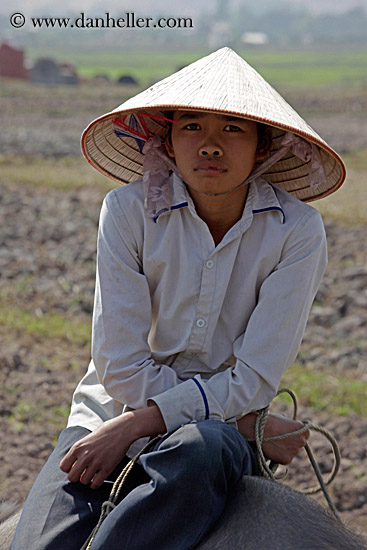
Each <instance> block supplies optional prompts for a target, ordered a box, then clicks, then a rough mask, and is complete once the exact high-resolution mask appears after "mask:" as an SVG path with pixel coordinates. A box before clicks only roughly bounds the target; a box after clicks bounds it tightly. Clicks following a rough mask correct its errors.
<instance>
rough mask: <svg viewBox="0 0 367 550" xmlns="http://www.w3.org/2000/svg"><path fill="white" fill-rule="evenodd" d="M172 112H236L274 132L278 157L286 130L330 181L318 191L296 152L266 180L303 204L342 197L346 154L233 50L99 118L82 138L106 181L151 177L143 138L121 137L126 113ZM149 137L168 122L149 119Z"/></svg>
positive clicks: (266, 175)
mask: <svg viewBox="0 0 367 550" xmlns="http://www.w3.org/2000/svg"><path fill="white" fill-rule="evenodd" d="M171 110H198V111H210V112H213V113H224V114H227V113H229V114H233V115H235V116H239V117H243V118H246V119H249V120H253V121H257V122H261V123H264V124H268V125H270V126H271V127H272V128H273V131H272V135H273V141H272V146H271V151H270V154H273V153H275V152H276V151H277V150H278V149H279V148H280V147H281V140H282V137H283V136H284V134H285V133H286V132H291V133H293V134H295V135H297V136H300V137H302V138H304V139H305V140H307V141H308V142H310V143H312V144H315V145H317V146H318V148H319V151H320V156H321V161H322V165H323V169H324V172H325V176H326V178H325V180H324V181H323V182H321V183H319V184H318V185H312V186H311V185H310V179H309V172H310V162H307V161H303V160H301V159H300V158H299V157H297V156H295V155H294V154H293V153H292V150H291V149H289V150H288V151H287V152H286V153H285V155H284V156H283V157H282V158H281V159H280V160H279V161H278V162H276V164H274V165H273V166H271V167H270V168H269V169H268V170H267V171H266V172H265V173H264V174H263V177H264V178H265V179H266V180H267V181H269V182H270V183H272V184H276V185H278V186H280V187H282V188H283V189H285V190H286V191H289V192H290V193H292V194H293V195H295V196H296V197H297V198H299V199H300V200H302V201H312V200H315V199H319V198H321V197H325V196H327V195H329V194H331V193H333V192H334V191H336V190H337V189H338V188H339V187H340V186H341V185H342V183H343V181H344V179H345V167H344V164H343V162H342V160H341V158H340V157H339V155H338V154H337V153H336V152H335V151H333V149H331V147H329V146H328V145H327V143H325V141H324V140H323V139H322V138H321V137H320V136H319V135H318V134H317V133H316V132H315V131H314V130H313V129H312V128H311V127H310V126H309V125H308V124H307V123H306V122H305V121H304V120H303V119H302V118H301V117H300V116H299V115H298V113H296V111H294V109H293V108H292V107H291V106H290V105H289V104H288V103H287V102H286V101H285V100H284V99H283V98H282V97H281V96H280V95H279V94H278V92H276V91H275V90H274V89H273V88H272V87H271V86H270V85H269V84H268V83H267V82H266V81H265V80H264V79H263V78H262V76H260V75H259V73H257V72H256V71H255V69H253V68H252V67H251V66H250V65H248V63H246V61H244V60H243V59H242V58H241V57H240V56H239V55H237V54H236V53H235V52H234V51H233V50H231V49H230V48H221V49H220V50H218V51H216V52H214V53H212V54H211V55H208V56H207V57H204V58H202V59H199V60H198V61H196V62H195V63H192V64H191V65H188V66H187V67H185V68H184V69H181V70H180V71H178V72H176V73H174V74H173V75H171V76H169V77H167V78H165V79H164V80H161V81H160V82H158V83H157V84H154V85H153V86H151V87H150V88H148V89H147V90H145V91H144V92H141V93H139V94H138V95H136V96H135V97H133V98H131V99H129V100H128V101H126V102H125V103H123V104H122V105H120V106H119V107H117V109H115V110H114V111H112V112H110V113H107V114H105V115H103V116H101V117H99V118H97V119H96V120H94V121H93V122H92V123H91V124H90V125H89V126H88V127H87V128H86V130H85V131H84V133H83V135H82V142H81V144H82V152H83V154H84V156H85V157H86V159H87V160H88V162H90V163H91V164H92V166H94V167H95V168H96V169H97V170H99V171H100V172H102V173H103V174H105V175H106V176H108V177H110V178H112V179H113V180H116V181H118V182H120V183H129V182H131V181H134V180H136V179H138V178H140V177H141V176H142V174H143V159H144V155H143V154H142V153H141V144H140V146H139V140H137V139H136V137H135V138H134V137H128V136H126V135H121V133H120V132H116V119H117V120H119V118H121V117H122V120H123V117H124V115H131V114H135V115H138V114H139V113H142V112H144V113H148V114H150V115H163V114H164V113H165V111H171ZM144 120H145V123H144V124H145V125H146V126H147V128H146V129H147V132H148V135H149V134H151V135H154V134H158V135H160V136H162V137H164V136H165V134H166V132H167V122H165V120H159V117H157V118H148V117H146V116H144Z"/></svg>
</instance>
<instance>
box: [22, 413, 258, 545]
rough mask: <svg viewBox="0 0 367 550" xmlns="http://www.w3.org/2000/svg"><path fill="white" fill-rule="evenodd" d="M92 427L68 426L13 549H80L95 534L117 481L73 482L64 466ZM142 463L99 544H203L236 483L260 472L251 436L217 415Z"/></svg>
mask: <svg viewBox="0 0 367 550" xmlns="http://www.w3.org/2000/svg"><path fill="white" fill-rule="evenodd" d="M87 433H89V432H88V430H86V429H85V428H79V427H76V428H68V429H67V430H64V431H63V432H62V433H61V435H60V439H59V443H58V445H57V447H56V448H55V450H54V451H53V453H52V455H51V456H50V458H49V460H48V461H47V463H46V464H45V466H44V468H43V470H42V471H41V473H40V475H39V477H38V478H37V480H36V483H35V485H34V486H33V488H32V490H31V492H30V494H29V496H28V499H27V502H26V504H25V507H24V511H23V514H22V518H21V520H20V522H19V526H18V529H17V532H16V534H15V537H14V540H13V543H12V546H11V550H51V549H52V550H80V548H81V547H82V545H83V544H84V542H85V540H86V539H87V538H88V536H89V534H90V533H91V531H92V529H93V527H94V526H95V525H96V523H97V521H98V518H99V514H100V510H101V506H102V503H103V502H104V501H105V500H107V499H108V496H109V492H110V490H111V488H112V484H111V483H106V482H105V483H104V484H103V485H102V487H101V488H100V489H97V490H92V489H90V488H89V487H88V486H84V485H83V484H81V483H79V482H78V483H70V482H69V481H68V480H67V476H66V474H64V473H63V472H61V470H60V468H59V463H60V460H61V458H62V457H63V456H65V454H66V453H67V451H68V450H69V448H70V447H71V446H72V445H73V444H74V443H75V442H76V441H78V440H79V439H81V438H82V437H84V436H85V435H86V434H87ZM123 462H124V461H123ZM140 462H141V466H138V467H137V469H136V471H135V472H133V473H132V475H131V477H130V479H129V480H128V483H129V485H128V487H126V491H125V493H124V498H123V499H122V500H121V502H120V503H119V504H118V506H117V507H116V508H115V509H114V510H113V511H112V512H111V513H110V514H109V515H108V517H107V518H106V519H105V521H104V522H103V524H102V526H101V528H100V530H99V531H98V533H97V535H96V538H95V539H94V541H93V543H92V546H91V549H92V550H115V549H116V550H117V549H121V550H122V549H123V550H146V549H147V548H149V550H189V549H191V548H195V546H196V545H197V544H198V543H199V542H200V540H201V539H202V538H203V537H204V535H205V534H206V533H207V532H208V531H209V530H210V528H211V527H212V526H213V525H214V523H215V522H216V520H217V519H218V517H219V516H220V514H221V513H222V511H223V509H224V506H225V503H226V498H227V492H228V489H229V487H230V486H231V485H233V484H234V483H236V482H237V481H238V480H239V479H240V478H241V477H242V475H244V474H247V475H251V474H253V473H255V471H256V466H255V458H254V455H253V453H252V450H251V448H250V446H249V445H248V443H247V442H246V440H245V439H244V438H243V437H242V436H241V434H240V433H239V432H238V431H237V430H236V429H235V428H233V427H231V426H229V425H227V424H225V423H223V422H220V421H217V420H204V421H202V422H193V423H191V424H187V425H185V426H182V427H181V428H179V429H178V430H176V431H175V432H173V433H171V434H167V435H166V436H164V437H163V438H162V439H160V440H159V441H158V442H156V443H155V444H154V445H153V446H152V447H151V448H150V449H149V450H148V452H147V453H145V454H143V455H142V456H141V458H140ZM123 465H124V464H123V463H121V464H120V465H119V467H118V468H116V470H115V471H114V472H113V474H112V475H111V476H110V478H111V480H113V479H115V478H116V476H117V475H118V473H119V471H120V470H121V467H122V466H123Z"/></svg>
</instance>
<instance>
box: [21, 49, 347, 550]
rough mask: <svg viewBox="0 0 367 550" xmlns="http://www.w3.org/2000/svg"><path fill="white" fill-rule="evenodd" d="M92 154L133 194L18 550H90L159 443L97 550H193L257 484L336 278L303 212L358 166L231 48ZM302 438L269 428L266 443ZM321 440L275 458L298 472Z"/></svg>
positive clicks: (125, 201)
mask: <svg viewBox="0 0 367 550" xmlns="http://www.w3.org/2000/svg"><path fill="white" fill-rule="evenodd" d="M82 149H83V153H84V155H85V156H86V158H87V160H88V161H89V162H90V163H91V164H92V165H93V166H94V167H96V168H97V169H98V170H100V171H102V172H103V173H105V174H106V175H108V176H109V177H112V178H113V179H116V180H117V181H119V182H120V183H121V182H125V183H127V182H132V183H129V185H127V186H125V187H121V188H119V189H116V190H113V191H112V192H110V193H109V194H108V195H107V197H106V199H105V202H104V204H103V207H102V211H101V219H100V227H99V237H98V256H97V279H96V294H95V306H94V314H93V335H92V361H91V363H90V365H89V369H88V372H87V374H86V375H85V376H84V378H83V379H82V381H81V382H80V384H79V386H78V388H77V389H76V392H75V394H74V397H73V404H72V409H71V414H70V417H69V422H68V428H67V429H66V430H65V431H64V432H63V433H62V434H61V436H60V440H59V443H58V445H57V447H56V449H55V451H54V452H53V454H52V455H51V457H50V459H49V461H48V463H47V464H46V465H45V467H44V469H43V471H42V472H41V474H40V476H39V478H38V480H37V482H36V483H35V486H34V487H33V489H32V491H31V493H30V495H29V497H28V500H27V503H26V505H25V509H24V513H23V518H22V519H21V522H20V525H19V528H18V530H17V533H16V536H15V539H14V541H13V545H12V548H13V550H20V549H25V548H37V549H46V548H53V549H61V548H67V549H68V550H69V549H70V550H73V549H74V548H75V550H76V549H79V548H81V546H82V545H83V543H84V541H85V540H86V539H87V538H88V535H89V534H90V532H91V531H92V529H93V527H94V526H95V524H96V522H97V520H98V517H99V514H100V510H101V505H102V503H103V502H104V501H105V500H107V499H108V493H109V490H110V488H111V484H110V481H111V480H113V479H115V478H116V476H117V475H118V473H119V471H120V470H121V467H122V465H123V464H124V463H125V462H126V460H127V459H126V456H133V455H134V454H135V453H136V452H138V451H139V450H141V449H142V447H143V446H144V443H145V441H147V439H146V438H149V437H151V436H156V435H157V434H160V435H161V437H160V438H158V439H157V440H156V441H155V442H153V444H152V446H151V447H150V448H149V449H148V450H147V451H146V452H144V453H143V454H142V455H141V457H140V464H139V468H138V469H137V471H136V472H135V473H133V476H132V477H133V479H132V480H131V479H130V481H129V483H130V485H129V486H128V487H127V488H126V491H125V494H124V495H123V497H124V498H122V500H121V502H120V503H119V504H118V506H117V507H116V508H115V509H114V510H112V512H111V513H110V514H109V516H108V517H107V519H106V520H105V521H104V523H103V524H102V526H101V528H100V530H99V531H98V533H97V535H96V537H95V539H94V541H93V543H92V545H91V548H92V550H97V549H98V550H101V549H107V548H109V549H111V548H118V547H121V548H126V549H127V548H128V549H129V550H135V549H140V550H142V549H144V548H147V547H149V548H152V549H159V550H164V549H175V550H180V549H183V550H184V549H185V550H187V549H190V548H194V547H195V546H197V544H198V543H199V541H200V540H201V539H202V537H203V536H204V535H205V534H206V533H207V532H208V530H209V529H210V528H211V526H212V525H213V524H214V523H215V521H216V520H217V518H218V517H219V515H220V514H221V512H222V510H223V508H224V505H225V501H226V495H227V490H228V487H229V486H230V485H231V484H234V483H236V482H237V481H238V480H239V479H240V477H241V476H242V475H243V474H250V475H251V474H256V472H257V468H256V463H255V459H254V455H253V453H252V450H251V448H250V446H249V444H248V443H247V441H246V438H249V437H252V436H253V427H254V422H255V418H256V412H255V411H256V410H258V409H260V408H262V407H264V406H266V405H267V404H268V403H269V402H270V401H271V400H272V398H273V397H274V396H275V394H276V391H277V388H278V385H279V381H280V378H281V376H282V374H283V372H284V370H285V369H286V368H287V367H288V366H289V365H290V364H291V363H292V362H293V361H294V359H295V357H296V354H297V352H298V349H299V345H300V342H301V339H302V335H303V331H304V328H305V324H306V320H307V316H308V313H309V310H310V307H311V304H312V301H313V298H314V296H315V294H316V292H317V289H318V286H319V283H320V280H321V277H322V274H323V272H324V270H325V266H326V245H325V234H324V230H323V226H322V222H321V219H320V216H319V214H318V213H317V211H316V210H314V209H312V208H311V207H309V206H308V205H306V204H304V202H302V201H306V200H312V199H315V198H318V197H321V196H326V195H327V194H329V193H330V192H332V191H334V190H336V189H337V188H338V187H339V186H340V185H341V184H342V182H343V180H344V177H345V171H344V166H343V163H342V161H341V160H340V158H339V157H338V155H337V154H336V153H335V152H334V151H332V150H331V149H330V148H329V147H328V146H327V144H325V142H323V141H322V140H321V138H319V136H317V134H316V133H315V132H313V130H312V129H311V128H310V127H309V126H307V125H306V123H305V122H304V121H303V120H302V119H301V118H300V117H299V116H298V115H297V114H296V113H295V112H294V111H293V110H292V109H291V107H289V105H287V103H286V102H285V101H284V100H283V99H282V98H281V97H280V96H278V95H277V94H276V92H275V91H274V90H273V89H272V88H271V87H270V86H269V85H268V84H267V83H266V82H265V81H263V79H262V78H261V77H260V76H259V75H258V74H257V73H256V72H255V71H254V70H253V69H252V68H251V67H249V66H248V65H247V64H246V63H245V62H244V61H243V60H242V59H241V58H240V57H239V56H237V55H236V54H235V53H234V52H232V51H231V50H229V49H228V48H223V49H222V50H219V51H218V52H215V53H214V54H212V55H210V56H208V57H206V58H203V59H201V60H199V61H197V62H196V63H194V64H192V65H190V66H189V67H187V68H185V69H183V70H182V71H180V72H178V73H176V74H175V75H172V76H171V77H168V78H167V79H165V80H164V81H162V82H160V83H158V84H157V85H155V86H153V87H151V88H149V89H148V90H146V91H145V92H142V93H141V94H139V95H138V96H136V97H135V98H132V99H131V100H129V101H127V102H126V103H125V104H123V105H121V106H120V107H119V108H118V109H116V110H115V111H114V112H112V113H109V114H107V115H104V116H103V117H100V118H99V119H96V120H95V121H94V122H92V123H91V125H90V126H89V127H88V128H87V129H86V131H85V132H84V134H83V137H82ZM142 166H143V174H142ZM141 174H142V175H143V178H139V176H140V175H141ZM261 176H263V177H261ZM299 199H301V200H299ZM299 427H300V423H298V422H293V421H290V420H288V419H285V418H282V417H277V416H275V415H270V416H269V419H268V421H267V425H266V431H265V435H266V436H268V435H269V436H271V435H277V434H281V433H287V432H291V431H296V430H297V429H298V428H299ZM306 437H307V436H306V435H296V436H293V437H290V438H288V439H286V440H283V441H279V442H268V443H265V444H264V453H265V454H266V456H267V457H268V458H270V459H272V460H274V461H276V462H279V463H283V464H287V463H289V462H290V461H291V460H292V458H293V457H294V456H295V455H296V454H297V453H298V451H299V450H300V449H301V448H302V446H304V444H305V441H306Z"/></svg>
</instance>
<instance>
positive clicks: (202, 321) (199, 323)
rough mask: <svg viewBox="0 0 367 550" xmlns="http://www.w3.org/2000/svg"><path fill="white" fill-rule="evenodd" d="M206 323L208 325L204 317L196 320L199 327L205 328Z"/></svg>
mask: <svg viewBox="0 0 367 550" xmlns="http://www.w3.org/2000/svg"><path fill="white" fill-rule="evenodd" d="M205 325H206V323H205V321H204V319H198V320H197V321H196V326H197V327H199V328H203V327H205Z"/></svg>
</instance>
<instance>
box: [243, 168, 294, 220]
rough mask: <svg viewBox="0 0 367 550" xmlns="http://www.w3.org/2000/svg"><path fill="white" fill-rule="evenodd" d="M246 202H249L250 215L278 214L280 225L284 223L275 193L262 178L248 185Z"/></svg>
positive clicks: (282, 213)
mask: <svg viewBox="0 0 367 550" xmlns="http://www.w3.org/2000/svg"><path fill="white" fill-rule="evenodd" d="M248 201H250V202H251V209H252V214H254V215H255V214H263V213H265V212H278V213H279V217H280V220H281V223H284V222H285V214H284V210H283V208H282V206H281V204H280V202H279V200H278V197H277V194H276V191H275V189H274V187H273V186H272V185H271V184H270V183H269V182H267V181H266V180H264V179H263V178H258V179H256V180H255V181H254V182H252V183H251V184H250V190H249V196H248Z"/></svg>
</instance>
